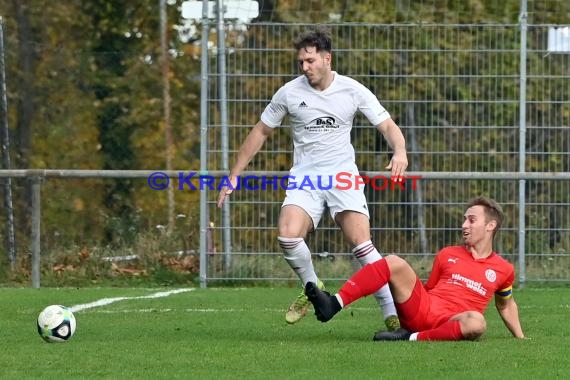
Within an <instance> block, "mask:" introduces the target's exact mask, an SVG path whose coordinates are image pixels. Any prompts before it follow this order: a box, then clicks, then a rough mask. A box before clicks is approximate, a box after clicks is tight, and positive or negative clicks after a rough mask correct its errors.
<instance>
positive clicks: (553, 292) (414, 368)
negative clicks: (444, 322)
mask: <svg viewBox="0 0 570 380" xmlns="http://www.w3.org/2000/svg"><path fill="white" fill-rule="evenodd" d="M329 288H330V287H329ZM168 290H171V289H142V288H140V289H139V288H128V289H126V288H81V289H74V288H64V289H54V288H42V289H25V288H0V302H1V304H2V307H1V308H0V326H1V330H2V331H1V334H0V336H1V340H2V341H1V342H0V378H2V379H56V378H72V379H216V380H220V379H272V380H274V379H309V378H310V379H372V378H374V379H448V378H449V379H451V378H455V379H457V378H459V379H501V380H506V379H541V378H542V379H550V378H559V379H564V378H566V379H567V378H570V323H569V319H570V318H569V317H570V289H569V288H567V287H557V288H534V287H533V288H525V289H522V290H515V297H516V299H517V302H518V304H519V308H520V310H519V311H520V314H521V320H522V324H523V328H524V330H525V333H526V335H527V336H528V339H525V340H516V339H514V338H511V336H510V334H509V332H508V331H507V330H506V328H505V327H504V326H503V324H502V322H501V321H500V318H499V316H498V314H497V312H496V311H495V310H494V306H493V305H492V304H491V306H490V308H489V309H488V311H487V319H488V330H487V333H486V334H485V335H484V336H483V338H482V339H481V340H479V341H477V342H373V341H372V335H373V333H374V331H375V330H377V329H378V328H379V327H380V326H382V323H381V318H380V313H379V311H378V309H377V307H376V305H375V302H374V300H373V298H371V297H369V298H365V299H363V300H360V301H358V302H356V303H355V304H353V305H351V307H350V308H348V309H346V310H343V311H342V312H341V314H339V315H338V316H337V317H335V319H333V320H332V321H330V322H328V323H325V324H323V323H320V322H318V321H317V320H316V319H315V317H314V316H313V315H312V313H311V315H308V316H307V317H306V318H305V319H303V320H302V321H301V322H299V323H298V324H296V325H293V326H289V325H287V324H286V323H285V320H284V311H285V309H286V307H287V306H288V304H289V303H290V301H292V300H293V298H294V297H295V296H296V295H297V294H298V291H299V289H292V288H285V287H278V288H265V287H259V288H208V289H193V290H191V291H187V292H182V293H177V294H171V295H169V296H167V297H159V298H143V297H144V296H148V295H151V294H154V293H156V292H161V291H168ZM118 297H124V298H123V299H121V300H118V301H117V302H112V303H108V304H107V305H103V306H98V307H91V308H86V309H84V310H80V311H77V312H76V313H75V316H76V319H77V331H76V333H75V336H73V338H72V339H71V340H70V341H69V342H66V343H63V344H57V343H51V344H50V343H45V342H43V341H42V340H41V338H40V337H39V335H38V334H37V332H36V326H35V324H36V318H37V315H38V313H39V312H40V311H41V310H42V309H43V308H44V307H45V306H47V305H50V304H64V305H66V306H75V305H81V304H88V303H92V302H94V301H97V300H102V299H112V298H118ZM137 297H139V298H137Z"/></svg>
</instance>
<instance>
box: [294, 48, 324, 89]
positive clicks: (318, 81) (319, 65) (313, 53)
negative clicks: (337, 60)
mask: <svg viewBox="0 0 570 380" xmlns="http://www.w3.org/2000/svg"><path fill="white" fill-rule="evenodd" d="M297 61H298V63H299V69H300V70H301V72H302V73H303V74H304V75H305V77H307V80H308V81H309V84H310V85H311V86H312V87H314V88H316V89H317V90H323V89H324V88H323V87H324V85H326V80H327V78H328V75H329V73H330V72H331V54H330V53H327V52H325V51H322V52H317V48H315V47H314V46H307V47H305V48H302V49H300V50H299V52H298V54H297Z"/></svg>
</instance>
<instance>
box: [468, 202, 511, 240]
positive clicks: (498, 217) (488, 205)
mask: <svg viewBox="0 0 570 380" xmlns="http://www.w3.org/2000/svg"><path fill="white" fill-rule="evenodd" d="M473 206H482V207H483V208H484V209H485V218H486V221H487V222H490V221H491V220H494V221H495V222H496V223H497V227H495V230H494V231H493V236H495V234H496V233H497V231H499V228H501V226H502V224H503V220H504V219H505V214H504V213H503V208H502V207H501V205H499V204H498V203H497V201H495V200H494V199H491V198H487V197H483V196H481V197H477V198H475V199H472V200H471V201H470V202H469V204H468V205H467V208H471V207H473Z"/></svg>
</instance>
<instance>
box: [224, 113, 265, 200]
mask: <svg viewBox="0 0 570 380" xmlns="http://www.w3.org/2000/svg"><path fill="white" fill-rule="evenodd" d="M272 131H273V128H270V127H268V126H267V125H266V124H265V123H264V122H263V121H261V120H260V121H258V122H257V124H255V126H254V127H253V128H252V129H251V131H250V132H249V134H248V135H247V137H246V138H245V140H244V142H243V144H242V146H241V147H240V149H239V152H238V155H237V161H236V163H235V165H234V167H233V168H232V170H231V171H230V176H229V181H230V183H231V187H230V186H223V187H222V189H221V190H220V195H219V196H218V207H222V204H223V203H224V200H225V199H226V197H227V196H228V195H230V194H231V193H232V192H233V189H235V188H236V186H237V181H238V177H239V176H240V175H241V173H243V171H244V170H245V168H246V167H247V165H248V164H249V163H250V162H251V160H252V159H253V157H254V156H255V155H256V154H257V152H259V150H260V149H261V147H262V146H263V144H264V143H265V140H267V137H268V136H269V135H270V134H271V132H272Z"/></svg>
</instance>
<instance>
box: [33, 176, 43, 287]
mask: <svg viewBox="0 0 570 380" xmlns="http://www.w3.org/2000/svg"><path fill="white" fill-rule="evenodd" d="M40 221H41V178H40V177H32V288H35V289H38V288H39V287H40Z"/></svg>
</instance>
